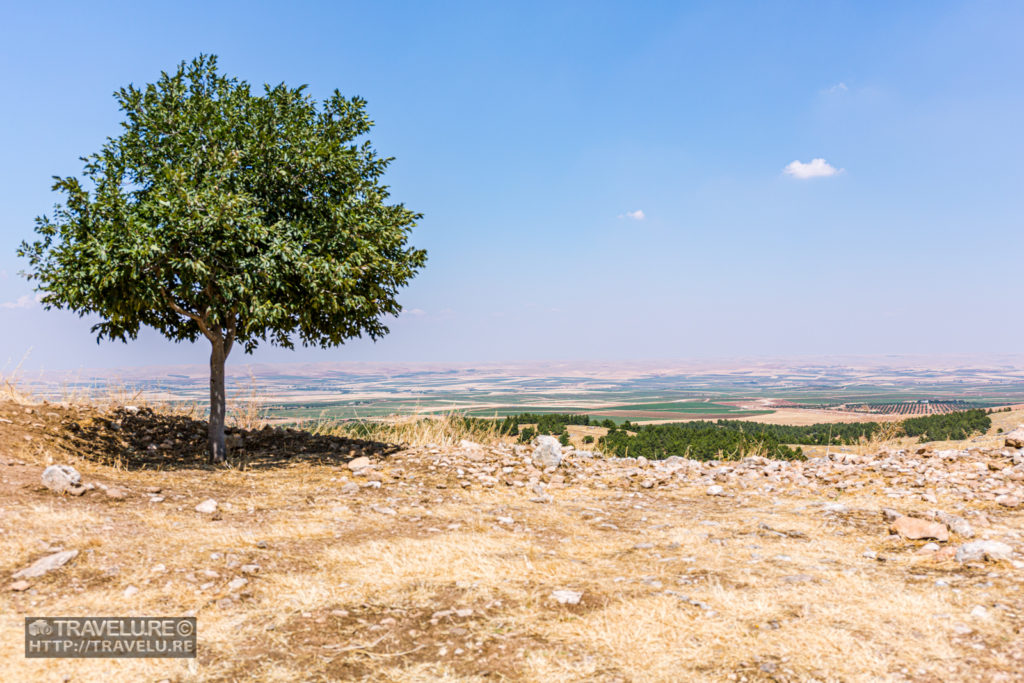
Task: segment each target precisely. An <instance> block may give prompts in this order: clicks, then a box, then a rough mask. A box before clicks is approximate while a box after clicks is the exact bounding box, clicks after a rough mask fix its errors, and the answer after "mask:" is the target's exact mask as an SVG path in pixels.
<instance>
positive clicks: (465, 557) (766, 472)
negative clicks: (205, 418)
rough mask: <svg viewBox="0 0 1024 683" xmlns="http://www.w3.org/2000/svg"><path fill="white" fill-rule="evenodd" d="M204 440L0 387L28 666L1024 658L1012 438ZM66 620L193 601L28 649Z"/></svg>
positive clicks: (96, 674) (348, 676) (115, 671)
mask: <svg viewBox="0 0 1024 683" xmlns="http://www.w3.org/2000/svg"><path fill="white" fill-rule="evenodd" d="M204 433H205V425H204V424H202V423H201V422H197V421H195V420H193V419H191V418H189V417H186V416H180V415H177V416H176V415H170V414H166V413H161V412H154V411H151V410H149V409H146V408H131V407H127V408H124V407H122V408H119V409H116V410H112V411H106V412H104V411H99V410H97V409H95V408H92V407H89V406H58V405H52V404H42V403H40V404H35V403H27V402H22V403H16V402H8V403H3V404H0V492H2V495H0V531H2V539H0V588H2V589H3V590H2V592H0V606H2V614H3V620H2V622H0V623H2V630H0V662H2V664H0V667H2V669H3V670H4V671H6V672H8V673H9V675H10V676H11V677H10V678H9V679H10V680H86V681H91V680H101V679H108V680H109V679H111V678H113V679H115V680H122V679H123V680H153V681H159V680H250V679H260V680H362V679H365V680H402V681H405V680H452V681H471V680H472V681H476V680H481V681H482V680H536V681H559V680H587V681H591V680H598V681H679V680H733V681H754V680H778V681H803V680H820V681H832V680H844V681H845V680H851V681H852V680H910V681H947V680H979V681H991V680H1007V681H1009V680H1019V679H1020V671H1022V670H1024V634H1022V627H1024V591H1022V589H1024V554H1022V553H1024V539H1022V536H1021V534H1022V533H1024V513H1022V511H1024V505H1022V503H1021V499H1022V497H1024V450H1022V448H1024V441H1021V440H1020V439H1021V438H1022V437H1021V435H1020V433H1018V432H1014V433H1011V434H1008V435H1005V436H1000V437H998V442H999V443H997V442H996V439H995V438H993V439H991V440H990V442H991V443H996V444H997V445H995V446H992V445H989V446H986V447H981V446H978V445H976V444H971V443H970V442H968V443H966V444H962V445H964V446H969V445H974V447H973V448H960V447H959V446H960V445H959V444H954V445H950V444H945V445H943V446H942V447H937V448H931V447H928V446H927V445H923V446H917V445H903V446H902V447H896V446H893V447H891V448H888V449H881V450H878V451H877V452H849V453H830V454H828V455H827V456H822V457H815V458H811V459H809V460H807V461H794V462H780V461H769V460H765V459H763V458H748V459H745V460H742V461H738V462H710V463H709V462H697V461H690V460H687V459H684V458H678V457H673V458H669V459H667V460H664V461H658V462H647V461H644V460H643V459H630V458H625V459H613V458H607V459H606V458H602V457H595V456H594V454H592V453H588V452H585V451H576V450H573V449H566V450H563V449H560V448H559V447H558V445H557V443H551V442H545V443H539V444H537V445H536V446H523V445H512V444H501V443H493V444H478V443H473V442H470V441H462V442H457V443H454V444H451V443H450V444H447V445H433V444H421V445H418V446H409V447H397V446H394V445H387V444H379V443H374V442H371V441H367V440H356V439H347V438H341V437H337V436H329V435H312V434H308V433H306V432H301V431H295V430H282V429H276V428H266V429H259V430H250V431H245V430H235V431H234V432H233V434H232V435H231V438H230V441H231V444H232V447H233V450H232V452H233V455H234V459H235V465H234V466H233V467H232V468H221V469H213V468H210V467H208V466H206V465H205V464H204V463H203V436H204ZM52 465H63V466H67V469H61V468H55V467H54V468H51V469H49V470H47V468H48V467H50V466H52ZM44 472H47V474H46V476H45V482H44ZM76 475H77V476H76ZM56 614H62V615H72V614H83V615H85V614H90V615H92V614H95V615H156V614H160V615H194V616H196V617H197V618H198V623H199V647H200V651H199V657H198V659H197V660H195V661H191V662H184V661H172V660H66V659H65V660H60V659H53V660H26V659H24V658H23V654H22V653H23V642H24V635H23V624H24V617H25V616H38V615H56ZM5 678H8V676H5Z"/></svg>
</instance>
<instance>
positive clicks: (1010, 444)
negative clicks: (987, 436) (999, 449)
mask: <svg viewBox="0 0 1024 683" xmlns="http://www.w3.org/2000/svg"><path fill="white" fill-rule="evenodd" d="M1003 439H1004V441H1003V443H1004V444H1006V447H1007V448H1024V425H1020V426H1019V427H1017V428H1016V429H1014V430H1013V431H1012V432H1008V433H1007V434H1005V435H1004V436H1003Z"/></svg>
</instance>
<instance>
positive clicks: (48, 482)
mask: <svg viewBox="0 0 1024 683" xmlns="http://www.w3.org/2000/svg"><path fill="white" fill-rule="evenodd" d="M43 486H45V487H46V488H48V489H50V490H51V491H54V492H56V493H70V494H72V495H78V496H80V495H82V494H83V493H85V490H84V489H82V475H81V474H79V473H78V470H76V469H75V468H74V467H72V466H71V465H50V466H49V467H47V468H46V469H45V470H43Z"/></svg>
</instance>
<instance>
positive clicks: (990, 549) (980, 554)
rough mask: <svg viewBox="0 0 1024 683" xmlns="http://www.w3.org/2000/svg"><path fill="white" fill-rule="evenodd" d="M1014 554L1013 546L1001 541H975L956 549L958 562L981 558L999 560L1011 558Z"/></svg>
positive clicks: (990, 560)
mask: <svg viewBox="0 0 1024 683" xmlns="http://www.w3.org/2000/svg"><path fill="white" fill-rule="evenodd" d="M1012 555H1013V548H1011V547H1010V546H1008V545H1006V544H1005V543H1000V542H999V541H973V542H972V543H964V544H963V545H962V546H960V547H959V548H957V550H956V561H957V562H978V561H980V560H988V561H989V562H999V561H1001V560H1009V559H1010V557H1011V556H1012Z"/></svg>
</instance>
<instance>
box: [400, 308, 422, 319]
mask: <svg viewBox="0 0 1024 683" xmlns="http://www.w3.org/2000/svg"><path fill="white" fill-rule="evenodd" d="M405 313H406V315H411V316H415V317H417V318H420V317H422V316H425V315H426V314H427V312H426V311H424V310H423V309H422V308H410V309H409V310H408V311H406V312H405Z"/></svg>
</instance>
